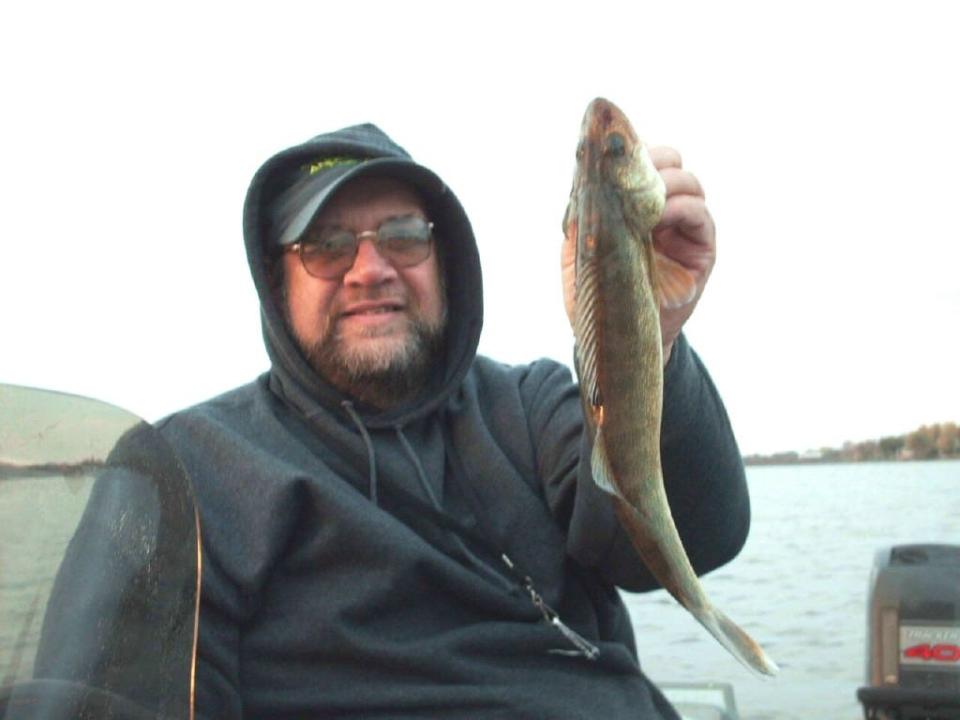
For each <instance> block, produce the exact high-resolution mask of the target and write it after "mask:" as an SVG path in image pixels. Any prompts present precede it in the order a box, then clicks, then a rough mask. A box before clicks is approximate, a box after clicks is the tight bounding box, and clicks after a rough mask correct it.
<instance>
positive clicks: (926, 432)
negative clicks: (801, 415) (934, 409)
mask: <svg viewBox="0 0 960 720" xmlns="http://www.w3.org/2000/svg"><path fill="white" fill-rule="evenodd" d="M939 458H960V427H958V426H957V424H956V423H952V422H948V423H936V424H934V425H922V426H920V427H919V428H918V429H916V430H914V431H913V432H911V433H907V434H906V435H891V436H889V437H883V438H880V439H879V440H864V441H863V442H845V443H844V444H843V447H842V448H820V449H819V450H809V451H807V452H804V453H797V452H780V453H774V454H773V455H747V456H746V457H744V459H743V460H744V462H745V463H746V464H747V465H783V464H790V463H836V462H870V461H878V460H936V459H939Z"/></svg>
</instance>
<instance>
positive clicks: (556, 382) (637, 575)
mask: <svg viewBox="0 0 960 720" xmlns="http://www.w3.org/2000/svg"><path fill="white" fill-rule="evenodd" d="M533 375H536V373H534V374H533ZM530 402H531V405H529V408H530V410H529V418H530V422H531V436H532V437H533V438H534V443H535V445H536V454H537V464H538V468H539V473H540V476H541V479H542V481H543V484H544V492H545V494H546V498H547V502H548V503H549V505H550V507H551V510H552V511H553V513H554V515H555V517H557V519H558V521H560V522H561V523H562V524H563V525H564V526H565V527H566V528H567V552H568V553H569V555H570V556H571V557H573V558H574V559H575V560H577V561H578V562H580V563H581V564H583V565H585V566H587V567H594V568H596V569H597V570H598V571H599V572H600V573H601V574H602V575H603V577H605V578H606V579H607V580H608V581H609V582H611V583H613V584H615V585H618V586H620V587H622V588H624V589H627V590H632V591H644V590H651V589H655V588H657V587H659V583H658V582H657V581H656V580H655V579H654V578H653V576H652V575H651V574H650V572H649V571H648V570H647V569H646V567H645V566H644V565H643V563H642V562H641V561H640V559H639V557H638V556H637V555H636V553H635V552H634V550H633V547H632V545H631V544H630V540H629V538H628V537H627V535H626V534H625V533H624V532H623V531H622V529H621V528H620V525H619V523H618V522H617V519H616V517H615V515H614V512H613V506H612V503H611V502H610V496H609V495H608V494H606V493H605V492H603V491H602V490H600V489H599V488H598V487H597V485H596V484H595V483H594V482H593V478H592V476H591V473H590V452H591V439H590V438H588V437H586V433H585V432H584V431H583V420H582V409H581V405H580V399H579V393H578V390H577V387H576V385H575V384H574V383H573V382H571V379H570V375H569V372H568V371H567V370H566V369H565V368H559V367H557V366H555V369H554V371H553V372H552V373H550V375H548V376H547V377H545V378H544V379H543V380H542V382H540V383H537V388H536V392H535V393H534V394H533V395H532V396H531V397H530ZM661 455H662V458H661V462H662V466H663V475H664V483H665V485H666V490H667V496H668V499H669V501H670V507H671V510H672V512H673V516H674V520H675V522H676V525H677V529H678V530H679V532H680V537H681V539H682V540H683V544H684V547H685V548H686V550H687V554H688V556H689V557H690V561H691V563H692V564H693V567H694V569H695V570H696V571H697V573H698V574H703V573H706V572H709V571H710V570H713V569H715V568H717V567H719V566H721V565H723V564H724V563H726V562H729V561H730V560H731V559H733V558H734V557H735V556H736V554H737V553H738V552H739V551H740V549H741V548H742V546H743V543H744V542H745V540H746V536H747V529H748V527H749V524H750V503H749V497H748V494H747V486H746V476H745V473H744V468H743V462H742V460H741V457H740V452H739V449H738V447H737V443H736V440H735V438H734V435H733V430H732V428H731V426H730V421H729V419H728V417H727V413H726V410H725V409H724V406H723V402H722V400H721V399H720V396H719V394H718V393H717V390H716V388H715V387H714V385H713V382H712V381H711V379H710V376H709V375H708V373H707V371H706V368H704V366H703V363H702V362H701V361H700V358H699V357H698V356H697V355H696V353H695V352H693V350H692V349H691V348H690V346H689V345H688V343H687V341H686V339H685V338H684V336H683V335H681V336H680V337H679V338H678V339H677V342H676V344H675V345H674V349H673V353H672V355H671V358H670V362H669V363H668V365H667V368H666V371H665V376H664V410H663V421H662V425H661Z"/></svg>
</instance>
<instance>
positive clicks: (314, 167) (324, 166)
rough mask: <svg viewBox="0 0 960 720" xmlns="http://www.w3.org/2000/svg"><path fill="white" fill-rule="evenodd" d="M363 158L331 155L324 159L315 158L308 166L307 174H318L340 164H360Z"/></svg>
mask: <svg viewBox="0 0 960 720" xmlns="http://www.w3.org/2000/svg"><path fill="white" fill-rule="evenodd" d="M362 162H363V160H362V159H361V158H352V157H329V158H323V159H322V160H315V161H314V162H312V163H310V164H309V165H307V166H306V170H307V174H309V175H316V174H317V173H318V172H321V171H322V170H329V169H330V168H334V167H338V166H340V165H358V164H360V163H362Z"/></svg>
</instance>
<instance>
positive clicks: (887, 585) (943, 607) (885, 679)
mask: <svg viewBox="0 0 960 720" xmlns="http://www.w3.org/2000/svg"><path fill="white" fill-rule="evenodd" d="M857 697H858V698H859V700H860V702H861V703H862V704H863V710H864V716H865V718H867V720H960V545H933V544H926V545H924V544H917V545H896V546H893V547H887V548H884V549H883V550H880V551H879V552H878V553H877V555H876V557H875V559H874V564H873V572H872V573H871V576H870V594H869V600H868V612H867V686H866V687H862V688H860V689H859V690H858V691H857Z"/></svg>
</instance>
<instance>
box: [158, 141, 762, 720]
mask: <svg viewBox="0 0 960 720" xmlns="http://www.w3.org/2000/svg"><path fill="white" fill-rule="evenodd" d="M658 158H659V160H658V162H659V163H660V164H661V165H662V166H664V169H663V174H664V177H665V178H666V180H667V185H668V189H670V190H671V192H672V194H673V196H674V197H672V198H671V199H670V201H669V202H668V209H667V211H666V215H665V218H666V222H665V224H664V225H663V227H662V228H661V229H660V230H658V234H660V235H661V236H662V237H661V238H660V242H662V243H663V244H664V249H665V251H666V252H670V253H672V254H673V255H674V257H677V258H678V259H680V260H681V261H683V262H684V263H685V264H686V265H687V266H688V267H690V268H692V269H693V271H694V272H695V273H696V274H697V277H698V279H699V281H700V283H701V289H702V283H703V282H705V281H706V277H707V275H708V274H709V271H710V267H711V266H712V262H713V252H714V250H713V248H714V244H713V225H712V222H711V221H710V218H709V215H708V214H707V211H706V208H705V206H704V205H703V197H702V191H700V189H699V186H698V185H697V184H696V181H695V179H694V178H693V176H692V175H689V174H688V173H686V172H685V171H683V170H682V169H681V167H680V163H679V158H678V157H677V156H676V155H675V154H674V153H671V152H669V151H664V152H661V153H660V154H659V155H658ZM244 230H245V238H246V247H247V255H248V258H249V262H250V267H251V271H252V273H253V278H254V282H255V285H256V287H257V291H258V293H259V296H260V303H261V315H262V320H263V329H264V337H265V340H266V345H267V349H268V352H269V355H270V359H271V363H272V364H271V369H270V371H269V372H268V373H267V374H265V375H264V376H262V377H261V378H259V379H258V380H257V381H255V382H254V383H252V384H250V385H248V386H245V387H242V388H239V389H238V390H235V391H233V392H231V393H228V394H226V395H224V396H222V397H219V398H216V399H214V400H211V401H209V402H206V403H204V404H201V405H199V406H197V407H194V408H191V409H189V410H187V411H184V412H182V413H178V414H176V415H174V416H172V417H171V418H168V419H167V420H166V421H164V422H163V423H161V425H160V427H161V430H162V432H163V433H164V435H165V436H166V437H167V439H168V440H169V441H170V442H171V443H172V444H173V446H174V447H175V449H176V450H177V452H178V453H179V454H180V456H181V458H182V459H183V461H184V463H185V465H186V467H187V469H188V471H189V473H190V475H191V477H192V479H193V482H194V484H195V487H196V493H197V497H198V504H199V508H200V514H201V522H202V527H203V536H204V549H205V557H204V564H203V595H202V598H203V599H202V606H201V620H200V644H199V663H198V668H197V710H198V713H199V714H200V715H201V716H204V717H208V718H218V719H220V718H241V717H243V718H272V719H277V718H317V717H337V718H340V717H344V718H349V717H355V718H435V717H442V718H514V719H515V718H531V719H534V718H535V719H538V720H539V719H542V718H676V717H677V716H676V714H675V713H674V711H673V710H672V709H671V708H670V707H669V704H668V703H667V701H666V700H665V699H664V698H663V696H662V695H661V694H660V693H659V691H657V690H656V688H655V687H654V686H653V685H652V684H651V683H650V682H649V681H648V680H647V679H646V678H645V677H644V675H643V674H642V673H641V672H640V669H639V665H638V661H637V657H636V650H635V646H634V638H633V632H632V629H631V624H630V618H629V616H628V614H627V611H626V609H625V607H624V605H623V603H622V602H621V600H620V598H619V595H618V594H617V591H616V587H618V586H619V587H623V588H626V589H629V590H646V589H650V588H653V587H655V586H656V583H655V581H654V580H653V579H652V577H651V576H650V574H649V573H648V572H647V570H646V569H645V568H644V567H643V566H642V564H641V563H640V561H639V560H638V558H637V556H636V555H635V553H634V551H633V550H632V548H631V547H630V544H629V541H628V540H627V539H626V537H625V535H624V534H623V532H622V531H621V530H620V528H619V526H618V525H617V522H616V520H615V518H614V515H613V511H612V509H611V506H610V502H609V497H608V496H606V495H605V494H604V493H603V492H602V491H600V490H599V489H598V488H597V487H596V486H595V484H594V483H593V480H592V478H591V477H590V470H589V441H588V439H586V438H584V437H583V433H582V423H581V411H580V403H579V398H578V394H577V389H576V387H575V385H574V384H573V382H572V381H571V378H570V374H569V372H568V371H567V370H566V368H564V367H563V366H561V365H559V364H557V363H554V362H550V361H539V362H536V363H533V364H532V365H529V366H523V367H507V366H504V365H501V364H498V363H495V362H493V361H491V360H489V359H487V358H484V357H478V356H477V355H476V347H477V342H478V339H479V336H480V328H481V320H482V295H481V282H480V264H479V258H478V252H477V247H476V243H475V240H474V237H473V233H472V230H471V228H470V224H469V221H468V220H467V217H466V214H465V213H464V211H463V209H462V207H461V206H460V204H459V202H458V201H457V200H456V198H455V197H454V195H453V194H452V193H451V192H450V190H449V189H448V188H446V187H445V186H444V184H443V183H442V181H441V180H440V179H439V178H438V177H437V176H436V175H435V174H433V173H432V172H431V171H429V170H427V169H426V168H423V167H421V166H419V165H416V164H415V163H414V162H413V161H412V160H410V158H409V156H408V155H407V154H406V152H405V151H403V150H402V149H401V148H400V147H399V146H397V145H396V144H395V143H394V142H393V141H392V140H390V139H389V138H388V137H387V136H386V135H384V134H383V133H382V132H381V131H380V130H379V129H377V128H376V127H374V126H372V125H363V126H357V127H351V128H347V129H344V130H340V131H337V132H334V133H330V134H327V135H321V136H318V137H316V138H314V139H313V140H311V141H309V142H307V143H305V144H303V145H301V146H298V147H295V148H291V149H289V150H287V151H285V152H282V153H280V154H278V155H276V156H274V157H273V158H272V159H270V160H269V161H267V163H265V164H264V166H263V167H262V168H261V169H260V171H259V172H258V173H257V175H256V176H255V178H254V180H253V182H252V184H251V186H250V190H249V192H248V196H247V201H246V206H245V223H244ZM566 257H567V258H568V259H569V253H567V256H566ZM688 314H689V308H688V309H687V310H686V311H684V313H682V314H681V315H676V316H671V317H665V318H664V331H665V346H667V347H668V348H672V351H671V354H670V359H669V361H668V363H667V366H666V368H665V410H664V419H663V440H662V444H663V464H664V475H665V477H666V483H667V486H668V492H669V495H670V500H671V503H672V506H673V509H674V514H675V515H676V519H677V524H678V526H679V529H680V532H681V535H682V536H683V537H684V540H685V542H686V544H687V548H688V551H689V554H690V556H691V560H692V562H693V564H694V567H695V568H696V569H697V570H698V571H699V572H706V571H707V570H710V569H712V568H714V567H717V566H718V565H720V564H722V563H724V562H726V561H728V560H729V559H730V558H732V557H733V556H734V555H735V554H736V553H737V552H738V551H739V549H740V547H741V546H742V543H743V542H744V539H745V536H746V530H747V525H748V523H749V505H748V500H747V494H746V487H745V481H744V474H743V467H742V464H741V462H740V458H739V453H738V451H737V447H736V444H735V441H734V438H733V435H732V432H731V430H730V426H729V423H728V421H727V418H726V415H725V412H724V410H723V407H722V404H721V401H720V399H719V397H718V395H717V394H716V391H715V390H714V388H713V385H712V383H711V382H710V380H709V378H708V376H707V374H706V372H705V370H704V369H703V367H702V366H701V364H700V362H699V360H698V359H697V357H696V356H695V355H694V354H693V352H692V351H691V350H690V349H689V347H688V345H687V343H686V341H685V339H684V338H683V336H682V335H681V334H680V327H681V326H682V324H683V321H684V320H685V319H686V317H685V316H686V315H688Z"/></svg>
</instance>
